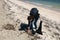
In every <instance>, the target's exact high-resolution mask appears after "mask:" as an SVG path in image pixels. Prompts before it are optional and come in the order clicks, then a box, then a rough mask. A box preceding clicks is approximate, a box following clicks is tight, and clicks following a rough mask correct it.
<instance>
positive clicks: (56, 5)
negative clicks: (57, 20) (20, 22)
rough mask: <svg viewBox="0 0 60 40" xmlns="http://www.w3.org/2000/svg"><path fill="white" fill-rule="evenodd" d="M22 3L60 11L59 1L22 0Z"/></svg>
mask: <svg viewBox="0 0 60 40" xmlns="http://www.w3.org/2000/svg"><path fill="white" fill-rule="evenodd" d="M23 1H26V2H30V3H33V4H36V5H42V6H45V7H49V8H55V9H58V10H60V0H23Z"/></svg>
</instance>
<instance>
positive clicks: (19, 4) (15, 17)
mask: <svg viewBox="0 0 60 40" xmlns="http://www.w3.org/2000/svg"><path fill="white" fill-rule="evenodd" d="M33 7H36V8H37V9H38V10H39V13H40V15H41V20H42V21H43V26H42V32H43V35H40V34H35V35H34V36H31V35H28V34H27V33H26V32H25V31H19V30H18V29H19V28H20V24H21V23H26V24H27V23H28V22H27V17H28V15H29V11H30V10H31V8H33ZM59 13H60V12H58V11H54V10H51V9H48V8H47V9H46V8H44V7H42V6H36V5H33V4H30V3H26V2H23V1H19V0H0V40H60V28H59V27H60V14H59ZM54 23H55V24H54ZM37 24H38V25H39V21H38V23H37Z"/></svg>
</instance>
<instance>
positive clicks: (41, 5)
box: [19, 0, 60, 12]
mask: <svg viewBox="0 0 60 40" xmlns="http://www.w3.org/2000/svg"><path fill="white" fill-rule="evenodd" d="M19 1H22V2H24V3H28V4H32V5H35V6H38V7H43V8H45V9H49V10H53V11H57V12H60V9H58V8H53V7H48V6H45V5H43V4H39V3H36V4H35V3H34V2H29V1H23V0H19Z"/></svg>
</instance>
